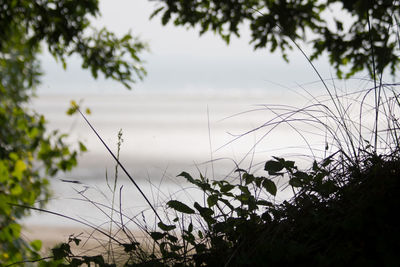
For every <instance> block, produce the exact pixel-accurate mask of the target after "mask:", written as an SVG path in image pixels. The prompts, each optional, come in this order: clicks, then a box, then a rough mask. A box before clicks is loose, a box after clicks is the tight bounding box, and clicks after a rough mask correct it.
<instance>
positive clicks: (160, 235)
mask: <svg viewBox="0 0 400 267" xmlns="http://www.w3.org/2000/svg"><path fill="white" fill-rule="evenodd" d="M166 235H167V233H160V232H150V236H151V238H153V240H155V241H157V240H160V239H162V238H164V236H166Z"/></svg>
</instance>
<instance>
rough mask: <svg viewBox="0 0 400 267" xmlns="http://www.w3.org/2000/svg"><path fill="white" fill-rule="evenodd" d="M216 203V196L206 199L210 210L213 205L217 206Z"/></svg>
mask: <svg viewBox="0 0 400 267" xmlns="http://www.w3.org/2000/svg"><path fill="white" fill-rule="evenodd" d="M217 202H218V196H217V195H210V196H208V198H207V204H208V207H209V208H211V207H212V206H214V205H215V204H217Z"/></svg>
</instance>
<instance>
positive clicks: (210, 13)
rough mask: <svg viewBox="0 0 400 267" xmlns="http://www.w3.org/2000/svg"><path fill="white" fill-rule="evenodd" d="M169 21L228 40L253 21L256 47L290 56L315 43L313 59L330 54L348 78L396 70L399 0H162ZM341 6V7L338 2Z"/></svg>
mask: <svg viewBox="0 0 400 267" xmlns="http://www.w3.org/2000/svg"><path fill="white" fill-rule="evenodd" d="M157 2H159V3H160V7H159V8H157V9H156V10H155V11H154V12H153V15H152V16H156V15H157V14H161V21H162V23H163V24H164V25H165V24H167V23H168V22H170V21H171V22H172V23H173V24H174V25H177V26H188V27H193V28H194V27H197V26H198V28H199V32H200V34H203V33H205V32H207V31H213V32H214V33H216V34H218V35H219V36H221V38H222V39H224V40H225V41H226V42H227V43H229V40H230V37H231V36H232V35H236V36H239V35H240V33H239V26H240V25H241V24H246V25H249V28H250V31H251V43H252V44H253V45H254V48H255V49H259V48H264V47H267V46H268V47H269V49H270V51H271V52H274V51H275V50H276V49H277V48H279V49H280V50H281V52H282V56H283V58H284V59H285V60H286V61H287V60H288V58H287V51H288V50H291V49H292V48H293V44H295V45H296V46H297V42H300V41H302V42H303V41H307V42H309V43H310V44H311V46H312V54H311V59H316V58H318V57H319V56H320V55H322V54H323V53H327V54H328V56H329V59H330V63H331V64H332V65H333V66H334V67H335V69H336V73H337V76H338V77H339V78H340V77H343V75H344V74H345V76H346V77H347V78H348V77H350V76H352V75H354V74H355V73H357V72H359V71H362V70H368V71H369V74H370V76H371V77H372V78H373V77H374V71H377V72H378V73H382V72H383V70H384V68H386V67H390V69H391V73H392V75H394V72H395V70H396V66H397V65H398V63H399V58H398V56H397V54H396V53H397V52H396V50H397V41H398V40H397V39H398V20H399V18H400V6H399V3H398V1H394V0H390V1H363V0H354V1H347V0H325V1H316V0H312V1H302V0H300V1H299V0H285V1H276V0H245V1H242V0H234V1H232V0H222V1H221V0H206V1H197V0H188V1H181V0H158V1H157ZM338 6H340V7H341V11H340V12H337V11H334V10H337V7H338Z"/></svg>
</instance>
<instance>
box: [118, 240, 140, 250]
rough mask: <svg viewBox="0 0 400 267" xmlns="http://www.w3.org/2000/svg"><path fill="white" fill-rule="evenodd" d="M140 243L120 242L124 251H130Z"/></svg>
mask: <svg viewBox="0 0 400 267" xmlns="http://www.w3.org/2000/svg"><path fill="white" fill-rule="evenodd" d="M139 245H140V243H138V242H132V243H128V244H122V246H123V247H124V251H125V252H131V251H134V250H136V249H137V247H138V246H139Z"/></svg>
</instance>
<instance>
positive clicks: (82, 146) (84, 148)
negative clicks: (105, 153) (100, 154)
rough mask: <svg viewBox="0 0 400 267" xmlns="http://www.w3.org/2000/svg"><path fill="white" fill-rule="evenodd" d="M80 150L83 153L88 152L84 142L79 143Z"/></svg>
mask: <svg viewBox="0 0 400 267" xmlns="http://www.w3.org/2000/svg"><path fill="white" fill-rule="evenodd" d="M79 150H80V151H81V152H86V151H87V148H86V146H85V145H84V144H83V143H82V142H79Z"/></svg>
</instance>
